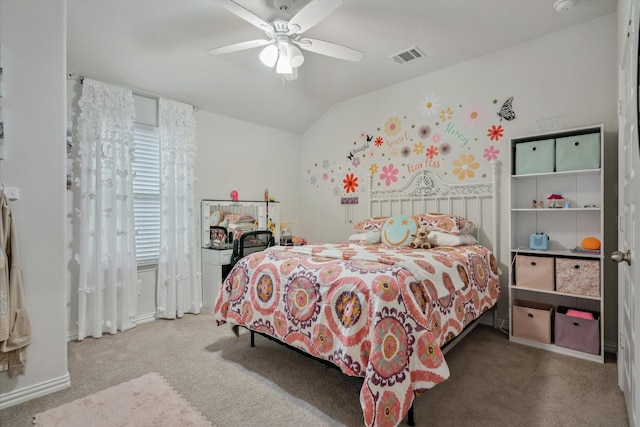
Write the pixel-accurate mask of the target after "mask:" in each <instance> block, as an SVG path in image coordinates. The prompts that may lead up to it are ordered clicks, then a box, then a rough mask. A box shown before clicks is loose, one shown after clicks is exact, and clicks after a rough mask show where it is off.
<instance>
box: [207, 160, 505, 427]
mask: <svg viewBox="0 0 640 427" xmlns="http://www.w3.org/2000/svg"><path fill="white" fill-rule="evenodd" d="M495 189H496V169H495V167H494V168H493V176H492V181H491V182H483V183H479V184H478V183H475V184H472V185H452V184H446V183H444V182H442V181H441V180H440V178H439V177H438V176H437V175H435V174H434V173H433V172H431V171H429V170H421V171H419V172H418V173H416V174H415V175H414V176H412V177H411V178H410V179H409V180H408V181H407V184H406V185H405V186H403V187H402V188H400V189H397V190H379V191H370V195H369V196H370V197H369V218H368V219H367V220H365V221H363V222H362V223H360V224H358V227H356V228H359V229H358V230H357V231H358V233H359V234H364V233H361V232H366V233H367V234H375V233H376V229H377V230H379V231H380V234H381V235H382V236H383V237H382V240H383V241H386V243H387V244H383V243H368V242H367V241H362V240H357V239H356V240H354V239H350V241H346V242H344V243H337V244H329V243H323V244H312V245H304V246H288V247H282V246H275V247H272V248H269V249H267V250H266V251H263V252H258V253H254V254H251V255H249V256H246V257H245V258H242V259H241V260H240V261H239V262H238V263H237V264H236V265H235V266H234V268H233V270H232V271H231V272H230V273H229V275H228V277H227V278H226V280H225V281H224V282H223V283H222V285H221V289H220V291H219V293H218V298H217V301H216V304H215V319H216V322H217V324H218V325H222V324H230V325H231V326H232V327H234V328H235V330H236V332H237V327H239V326H240V327H245V328H247V329H249V330H250V331H252V334H253V332H257V333H261V334H263V335H265V336H267V337H270V338H274V339H276V340H278V341H280V342H282V343H284V344H286V345H288V346H291V347H293V348H295V349H298V350H299V351H302V352H303V353H305V354H308V355H310V356H312V357H315V358H318V359H321V360H324V361H327V362H330V363H331V364H333V365H335V366H337V367H338V368H340V369H341V370H342V371H343V372H344V373H346V374H347V375H351V376H357V377H362V378H363V379H364V381H363V385H362V388H361V390H360V403H361V406H362V411H363V417H364V423H365V425H367V426H387V425H390V426H395V425H398V424H399V423H400V422H401V421H402V420H403V419H404V417H405V416H407V415H408V414H409V422H410V423H413V420H412V411H411V409H412V404H413V401H414V398H415V396H416V395H417V394H420V393H422V392H424V391H426V390H428V389H430V388H432V387H433V386H435V385H437V384H439V383H441V382H443V381H445V380H446V379H447V378H448V377H449V369H448V366H447V363H446V361H445V358H444V350H443V348H444V347H445V345H447V344H448V343H451V342H453V341H454V340H455V339H456V338H457V337H460V336H463V335H464V334H465V333H466V332H467V331H468V330H469V326H470V325H474V324H476V323H477V320H478V319H479V317H480V316H481V315H483V314H484V313H485V312H487V311H488V310H490V309H492V308H493V307H494V306H495V304H496V302H497V300H498V296H499V280H498V263H497V260H496V258H495V256H494V252H492V250H490V249H489V244H488V243H484V242H483V241H487V240H489V239H492V240H491V243H494V244H495V242H497V237H496V235H497V220H496V218H495V217H496V212H497V203H496V197H495V194H494V193H495ZM444 208H447V209H448V212H451V213H448V214H437V215H434V214H431V213H429V212H442V211H443V210H444ZM406 217H408V218H414V219H415V221H416V224H415V225H416V226H419V225H421V224H422V225H424V224H429V225H430V227H431V228H432V229H434V227H435V229H434V231H443V230H439V229H437V227H438V226H439V225H443V226H444V228H446V231H448V232H450V233H447V234H449V235H452V236H461V235H466V234H468V233H466V232H464V233H463V232H462V229H463V228H465V227H466V224H467V223H471V224H472V225H474V226H475V227H471V228H474V229H475V230H474V231H473V233H474V240H473V241H475V243H471V244H457V243H452V245H453V246H436V247H434V248H432V249H414V248H411V247H409V246H406V245H404V244H403V245H401V246H391V247H390V246H389V241H392V242H394V241H397V239H395V238H391V239H390V238H389V234H391V235H393V233H392V231H393V229H392V228H391V227H390V226H389V222H390V221H391V222H392V223H397V222H400V221H399V220H400V219H402V218H406ZM471 218H473V219H471ZM436 220H446V221H444V222H439V223H435V222H434V221H436ZM408 221H409V222H410V221H411V220H408ZM464 221H466V223H464ZM452 224H453V228H455V230H452V228H451V227H452ZM405 225H406V224H405ZM410 225H411V224H410ZM411 226H413V225H411ZM456 227H457V228H456ZM410 228H411V227H410ZM395 231H396V232H402V228H401V227H400V228H399V230H395ZM467 231H471V229H469V228H468V229H467ZM387 232H388V234H385V233H387ZM358 233H356V234H358ZM406 234H407V233H406V232H405V234H404V235H405V237H406ZM385 235H386V236H387V237H386V239H385V237H384V236H385ZM454 240H455V239H454ZM465 241H466V242H468V240H466V239H465ZM454 244H455V245H454ZM496 253H497V251H496Z"/></svg>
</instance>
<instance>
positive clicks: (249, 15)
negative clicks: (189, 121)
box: [209, 0, 362, 80]
mask: <svg viewBox="0 0 640 427" xmlns="http://www.w3.org/2000/svg"><path fill="white" fill-rule="evenodd" d="M293 1H294V0H274V6H275V8H276V9H277V10H279V11H286V10H288V9H290V8H291V6H292V5H293ZM342 2H343V0H311V2H309V3H308V4H307V5H306V6H305V7H303V8H302V9H301V10H300V11H299V12H298V13H296V14H295V15H294V16H293V17H292V18H291V19H290V20H288V21H286V20H282V19H276V20H273V21H271V22H267V21H265V20H263V19H262V18H260V17H259V16H257V15H256V14H254V13H253V12H251V11H249V10H248V9H246V8H244V7H243V6H241V5H240V4H238V3H236V2H235V1H232V0H216V3H218V4H219V5H220V6H222V7H224V8H225V9H227V10H228V11H230V12H231V13H233V14H235V15H237V16H239V17H240V18H242V19H244V20H245V21H247V22H248V23H250V24H252V25H254V26H256V27H258V28H259V29H261V30H263V31H264V32H265V34H266V35H267V37H268V38H267V39H257V40H250V41H246V42H240V43H235V44H231V45H228V46H222V47H218V48H215V49H211V50H209V53H211V54H213V55H222V54H226V53H231V52H237V51H241V50H245V49H252V48H256V47H261V46H265V47H264V49H262V51H261V52H260V55H259V57H260V60H261V61H262V63H264V64H265V65H266V66H268V67H274V66H275V67H276V73H278V74H283V75H284V77H285V78H286V79H287V80H294V79H296V78H297V75H298V67H300V66H301V65H302V63H303V62H304V56H303V55H302V52H301V51H300V49H298V47H300V48H301V49H303V50H307V51H309V52H314V53H319V54H321V55H326V56H331V57H333V58H338V59H344V60H347V61H354V62H357V61H360V59H362V52H359V51H357V50H355V49H351V48H349V47H346V46H342V45H339V44H336V43H332V42H328V41H324V40H318V39H312V38H308V37H303V36H302V34H303V33H304V32H305V31H307V30H309V29H310V28H312V27H313V26H315V25H316V24H318V23H319V22H320V21H322V20H323V19H325V18H326V17H327V16H329V15H330V14H331V13H332V12H333V11H334V10H336V9H337V8H338V6H340V5H341V4H342Z"/></svg>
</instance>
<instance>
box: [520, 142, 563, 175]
mask: <svg viewBox="0 0 640 427" xmlns="http://www.w3.org/2000/svg"><path fill="white" fill-rule="evenodd" d="M554 142H555V140H554V139H543V140H540V141H529V142H518V143H517V144H515V157H516V161H515V170H514V171H513V173H514V174H516V175H521V174H528V173H545V172H553V170H554V167H555V159H554V157H555V144H554Z"/></svg>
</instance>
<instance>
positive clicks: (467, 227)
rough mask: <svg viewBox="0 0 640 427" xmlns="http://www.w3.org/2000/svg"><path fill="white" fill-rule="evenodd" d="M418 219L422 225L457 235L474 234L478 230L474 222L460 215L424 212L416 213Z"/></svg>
mask: <svg viewBox="0 0 640 427" xmlns="http://www.w3.org/2000/svg"><path fill="white" fill-rule="evenodd" d="M416 219H417V220H418V224H419V226H420V227H429V228H431V229H432V230H435V231H442V232H445V233H449V234H453V235H456V236H457V235H460V234H473V233H474V232H475V230H476V226H475V224H474V223H473V222H471V221H469V220H468V219H466V218H464V217H461V216H458V215H450V214H441V213H422V214H419V215H416Z"/></svg>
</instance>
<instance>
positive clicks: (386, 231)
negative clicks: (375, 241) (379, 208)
mask: <svg viewBox="0 0 640 427" xmlns="http://www.w3.org/2000/svg"><path fill="white" fill-rule="evenodd" d="M416 231H418V222H417V221H416V219H415V218H412V217H410V216H407V215H395V216H392V217H391V218H389V219H387V220H386V221H385V222H384V225H383V226H382V232H381V233H380V241H381V242H382V243H384V244H385V245H386V246H389V247H391V248H402V247H405V246H409V244H410V243H411V242H412V241H413V236H414V235H415V234H416Z"/></svg>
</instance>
